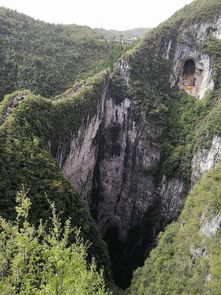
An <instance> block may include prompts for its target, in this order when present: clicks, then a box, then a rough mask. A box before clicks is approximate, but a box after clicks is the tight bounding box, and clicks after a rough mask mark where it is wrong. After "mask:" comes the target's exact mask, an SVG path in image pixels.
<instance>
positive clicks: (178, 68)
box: [163, 16, 221, 99]
mask: <svg viewBox="0 0 221 295" xmlns="http://www.w3.org/2000/svg"><path fill="white" fill-rule="evenodd" d="M209 37H210V38H211V37H212V38H216V39H218V40H220V39H221V17H220V16H219V17H216V18H215V19H214V21H211V22H208V23H194V24H192V25H190V26H188V27H186V28H185V29H183V30H182V32H181V33H180V34H179V40H180V41H177V39H171V38H168V39H167V40H166V41H165V42H164V45H163V56H164V58H166V59H167V60H170V61H171V62H172V65H173V73H172V74H171V77H170V82H171V85H172V86H174V85H176V84H178V86H179V87H180V88H181V89H184V90H185V91H186V92H187V93H188V94H191V95H193V96H196V97H197V98H199V99H202V98H203V97H204V95H205V94H206V92H207V91H212V90H213V89H214V82H213V80H212V64H213V60H212V59H211V57H210V56H209V55H207V54H205V53H203V52H202V51H201V50H200V49H199V44H201V43H202V42H204V41H206V40H207V39H208V38H209ZM189 44H191V45H189ZM188 60H192V61H194V63H195V67H196V72H195V79H196V81H195V82H196V83H194V84H192V83H190V84H189V85H188V83H187V84H186V83H183V72H184V65H185V63H186V61H188ZM199 74H200V75H199ZM199 76H200V77H199ZM198 77H199V79H198Z"/></svg>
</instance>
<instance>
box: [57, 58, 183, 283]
mask: <svg viewBox="0 0 221 295" xmlns="http://www.w3.org/2000/svg"><path fill="white" fill-rule="evenodd" d="M123 67H125V70H124V69H123ZM119 68H120V75H121V77H122V78H125V79H124V80H125V82H126V83H127V79H128V66H127V65H126V64H125V62H124V63H122V64H120V67H119ZM112 87H113V86H112V83H111V79H110V78H107V80H106V81H105V83H104V85H103V93H102V95H101V97H100V99H99V100H98V103H97V111H96V113H95V115H94V116H93V117H91V118H88V119H87V120H86V121H84V122H82V125H81V127H80V128H79V130H78V132H77V133H76V134H75V135H73V136H72V138H71V139H69V140H67V141H64V143H63V144H61V145H60V146H59V147H58V152H57V156H56V157H57V161H58V162H59V163H60V165H61V167H62V169H63V171H64V174H65V176H66V178H67V179H68V180H69V181H70V182H71V183H72V184H73V185H74V186H75V187H77V188H78V189H79V190H80V191H81V194H82V197H83V198H84V199H85V200H86V201H87V202H88V204H89V206H90V209H91V212H92V215H93V217H94V218H95V220H96V223H97V226H98V228H99V229H100V231H101V232H102V234H103V236H104V238H105V240H106V241H107V243H108V245H109V250H110V255H111V258H112V261H113V269H114V274H115V277H116V281H117V283H118V284H119V285H120V286H121V287H123V288H124V287H126V286H128V284H129V282H130V278H131V275H132V271H133V270H134V269H135V268H136V267H137V266H138V265H142V263H143V261H144V259H145V258H146V256H147V254H148V252H149V250H150V249H152V247H153V246H154V245H155V240H156V237H157V234H158V233H159V231H161V230H162V229H163V227H164V226H165V225H166V224H167V223H168V222H170V221H171V220H173V219H175V218H176V217H177V216H178V214H179V213H180V211H181V210H182V208H183V204H184V199H185V196H186V191H187V184H186V183H184V181H183V180H182V179H177V178H173V179H167V178H166V177H165V176H164V177H162V179H159V174H160V173H159V169H160V160H161V157H160V145H159V138H160V136H161V132H162V130H161V129H159V127H156V126H155V124H154V122H147V120H146V115H145V112H143V111H139V113H138V108H137V106H136V102H135V101H134V100H133V99H132V98H130V97H127V96H124V97H121V96H118V95H115V96H114V95H113V91H112ZM67 146H68V147H67Z"/></svg>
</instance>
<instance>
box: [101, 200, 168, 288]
mask: <svg viewBox="0 0 221 295" xmlns="http://www.w3.org/2000/svg"><path fill="white" fill-rule="evenodd" d="M158 205H159V204H158ZM158 205H156V204H155V206H153V207H151V208H149V210H148V212H146V214H145V216H144V218H143V221H142V223H141V224H140V225H137V226H136V227H133V228H132V229H131V230H130V231H129V233H128V236H127V239H126V240H121V239H120V233H119V229H118V227H117V226H116V225H112V226H110V227H109V228H108V230H107V231H106V234H105V236H104V240H105V241H106V243H107V245H108V251H109V255H110V258H111V261H112V271H113V277H114V281H115V283H116V285H117V286H118V287H119V288H121V289H123V290H125V289H127V288H128V287H129V286H130V284H131V280H132V276H133V272H134V271H135V270H136V269H137V268H138V267H141V266H143V264H144V261H145V259H146V258H147V257H148V255H149V253H150V251H151V250H152V249H153V248H154V247H155V246H156V243H157V236H158V234H159V232H160V231H162V230H163V229H164V228H165V225H166V224H167V223H168V221H166V220H165V218H163V217H162V216H161V215H160V212H159V206H158Z"/></svg>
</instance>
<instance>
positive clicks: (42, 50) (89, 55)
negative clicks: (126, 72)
mask: <svg viewBox="0 0 221 295" xmlns="http://www.w3.org/2000/svg"><path fill="white" fill-rule="evenodd" d="M0 46H1V52H0V67H1V72H0V80H1V84H0V100H2V99H3V96H4V95H5V94H7V93H11V92H12V91H14V90H16V89H22V88H27V89H30V90H32V91H33V92H34V93H36V94H41V95H43V96H45V97H50V96H55V95H57V94H60V93H62V92H63V91H65V90H66V89H67V88H69V87H70V86H71V85H73V83H74V81H75V80H76V79H81V78H83V77H87V76H88V75H92V74H94V73H96V72H98V71H99V70H101V69H103V68H105V67H108V66H111V65H112V64H113V62H114V61H115V60H116V58H117V57H119V56H120V55H121V54H122V52H123V51H124V50H125V49H126V48H127V46H128V45H123V44H121V43H116V42H109V41H107V40H106V39H105V38H104V39H102V38H101V36H100V34H99V33H98V32H96V31H95V30H93V29H91V28H89V27H86V26H85V27H84V26H77V25H53V24H47V23H44V22H42V21H38V20H34V19H33V18H31V17H28V16H26V15H23V14H21V13H17V12H16V11H13V10H9V9H5V8H0Z"/></svg>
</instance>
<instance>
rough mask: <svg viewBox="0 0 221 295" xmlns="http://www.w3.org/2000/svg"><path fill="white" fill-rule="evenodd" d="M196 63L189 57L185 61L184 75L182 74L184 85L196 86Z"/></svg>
mask: <svg viewBox="0 0 221 295" xmlns="http://www.w3.org/2000/svg"><path fill="white" fill-rule="evenodd" d="M195 74H196V64H195V62H194V60H192V59H188V60H186V61H185V63H184V65H183V75H182V80H183V85H184V86H192V87H194V86H196V77H195Z"/></svg>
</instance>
